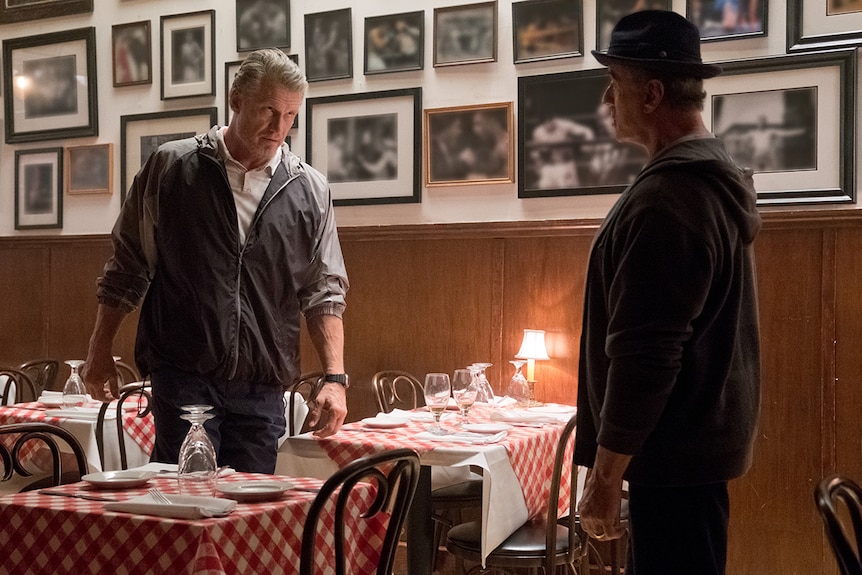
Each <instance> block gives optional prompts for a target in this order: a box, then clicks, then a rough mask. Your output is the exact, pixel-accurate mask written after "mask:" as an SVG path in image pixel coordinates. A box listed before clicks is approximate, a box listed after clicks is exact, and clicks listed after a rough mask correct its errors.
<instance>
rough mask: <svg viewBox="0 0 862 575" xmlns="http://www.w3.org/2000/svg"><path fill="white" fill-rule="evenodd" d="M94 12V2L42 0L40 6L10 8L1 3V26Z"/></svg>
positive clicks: (91, 0)
mask: <svg viewBox="0 0 862 575" xmlns="http://www.w3.org/2000/svg"><path fill="white" fill-rule="evenodd" d="M92 11H93V0H41V1H40V2H39V3H38V4H25V5H20V6H10V5H9V2H8V1H7V0H3V1H0V24H13V23H16V22H27V21H30V20H42V19H44V18H58V17H60V16H71V15H72V14H85V13H87V12H92Z"/></svg>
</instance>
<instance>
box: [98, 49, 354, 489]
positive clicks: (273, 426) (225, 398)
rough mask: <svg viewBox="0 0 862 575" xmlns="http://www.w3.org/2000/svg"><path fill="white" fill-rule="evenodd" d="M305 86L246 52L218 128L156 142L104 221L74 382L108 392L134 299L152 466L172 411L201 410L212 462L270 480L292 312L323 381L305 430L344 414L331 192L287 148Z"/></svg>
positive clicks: (295, 334)
mask: <svg viewBox="0 0 862 575" xmlns="http://www.w3.org/2000/svg"><path fill="white" fill-rule="evenodd" d="M306 87H307V83H306V80H305V76H304V75H303V74H302V72H301V71H300V70H299V69H298V68H297V66H296V65H295V64H294V63H293V62H292V61H291V60H290V59H289V58H288V57H287V56H286V55H285V54H283V53H282V52H280V51H279V50H270V49H267V50H259V51H257V52H253V53H252V54H250V55H249V56H248V57H247V59H246V60H245V61H244V62H243V64H242V65H241V66H240V68H239V70H238V72H237V75H236V78H235V80H234V83H233V86H232V88H231V92H230V102H229V105H230V106H231V109H232V110H233V112H234V115H233V119H232V121H231V124H230V126H228V127H226V128H221V127H214V128H213V129H212V130H210V131H209V132H208V133H207V134H202V135H199V136H196V137H194V138H188V139H185V140H179V141H175V142H169V143H167V144H164V145H163V146H161V147H160V148H159V149H158V150H157V151H156V152H155V153H154V154H153V155H152V156H151V157H150V158H149V160H148V161H147V162H146V163H145V165H144V166H143V167H142V168H141V170H140V172H139V173H138V174H137V175H136V177H135V179H134V182H133V183H132V186H131V189H130V191H129V196H128V199H127V200H126V202H125V204H124V205H123V208H122V211H121V213H120V217H119V218H118V220H117V222H116V224H115V226H114V230H113V234H112V241H113V246H114V253H113V256H112V257H111V258H110V259H109V260H108V262H107V263H106V265H105V269H104V273H103V275H102V276H101V277H100V278H99V281H98V290H97V295H98V299H99V307H98V315H97V318H96V325H95V328H94V331H93V334H92V336H91V338H90V348H89V352H88V356H87V360H86V366H85V369H84V379H85V382H86V385H87V389H88V391H89V392H90V394H92V395H93V397H95V398H97V399H105V398H106V397H109V396H114V397H116V395H117V379H116V372H115V371H114V364H113V359H112V356H111V347H112V344H113V340H114V338H115V336H116V334H117V332H118V330H119V327H120V324H121V323H122V321H123V319H124V318H125V317H126V316H127V315H128V314H129V313H130V312H131V311H133V310H134V309H136V308H137V307H138V306H139V305H140V306H141V314H140V320H139V323H138V334H137V340H136V345H135V360H136V363H137V365H138V367H139V369H140V370H141V373H142V374H144V375H148V376H149V377H150V378H151V381H152V388H153V398H154V406H153V415H154V418H155V425H156V442H155V448H154V450H153V454H152V460H153V461H159V462H168V463H171V462H176V461H177V457H178V453H179V448H180V444H181V443H182V441H183V438H184V436H185V433H186V430H187V429H188V424H187V423H186V422H185V421H183V420H182V419H180V415H181V414H182V413H183V411H182V406H183V405H189V404H206V405H211V406H213V410H212V411H211V413H213V414H214V415H215V417H213V418H212V419H211V420H209V421H208V422H207V424H206V428H207V431H208V433H209V435H210V438H211V439H212V440H213V443H214V445H215V447H216V450H217V453H218V463H219V465H229V466H231V467H233V468H235V469H237V470H242V471H253V472H261V473H272V472H273V471H274V469H275V461H276V455H277V453H276V446H277V441H278V438H279V436H281V435H282V434H283V433H284V426H285V416H284V403H283V386H284V385H285V384H290V383H292V382H293V381H295V380H296V379H297V378H298V375H299V338H300V335H299V334H300V316H301V315H304V316H305V319H306V323H307V326H308V330H309V334H310V336H311V341H312V343H313V345H314V347H315V348H316V351H317V353H318V356H319V358H320V362H321V365H322V367H323V369H324V371H325V373H326V374H327V375H326V383H325V385H324V386H323V387H322V389H321V391H320V393H319V395H318V397H317V402H316V405H314V406H313V407H312V411H311V414H310V423H311V424H312V425H316V426H317V433H318V434H319V435H329V434H332V433H334V432H335V431H337V430H338V428H339V427H340V426H341V424H342V423H343V421H344V418H345V416H346V414H347V407H346V401H345V389H346V387H347V376H346V375H345V374H344V363H343V347H344V344H343V340H344V330H343V324H342V318H341V316H342V313H343V311H344V308H345V294H346V292H347V289H348V282H347V273H346V271H345V267H344V261H343V259H342V254H341V248H340V245H339V242H338V235H337V231H336V225H335V216H334V210H333V207H332V201H331V197H330V191H329V186H328V183H327V181H326V179H325V178H324V176H323V175H321V174H320V173H319V172H317V171H316V170H315V169H314V168H312V167H311V166H309V165H307V164H304V163H302V162H301V161H300V159H299V158H298V157H297V156H295V155H294V154H293V153H292V152H291V151H290V150H289V149H288V147H287V146H286V145H285V144H284V139H285V136H286V135H287V132H288V130H289V129H290V127H291V125H292V124H293V120H294V117H295V116H296V114H297V113H298V112H299V109H300V106H301V105H302V102H303V99H304V97H305V90H306Z"/></svg>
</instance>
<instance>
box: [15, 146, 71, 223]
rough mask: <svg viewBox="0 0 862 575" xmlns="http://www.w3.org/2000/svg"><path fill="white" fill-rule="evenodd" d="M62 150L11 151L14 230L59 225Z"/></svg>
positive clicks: (61, 190) (60, 221) (60, 214)
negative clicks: (13, 184)
mask: <svg viewBox="0 0 862 575" xmlns="http://www.w3.org/2000/svg"><path fill="white" fill-rule="evenodd" d="M62 172H63V149H62V148H44V149H39V150H15V229H16V230H23V229H40V228H61V227H63V185H62V178H61V174H62Z"/></svg>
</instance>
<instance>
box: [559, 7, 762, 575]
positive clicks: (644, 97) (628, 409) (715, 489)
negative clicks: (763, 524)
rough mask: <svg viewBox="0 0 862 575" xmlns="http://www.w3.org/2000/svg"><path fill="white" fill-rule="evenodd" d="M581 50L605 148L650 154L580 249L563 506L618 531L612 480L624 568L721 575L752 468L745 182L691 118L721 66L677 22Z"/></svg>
mask: <svg viewBox="0 0 862 575" xmlns="http://www.w3.org/2000/svg"><path fill="white" fill-rule="evenodd" d="M593 54H594V55H595V57H596V58H597V59H598V61H599V62H600V63H602V64H604V65H606V66H608V74H609V76H610V83H609V85H608V88H607V90H606V92H605V94H604V96H603V103H604V104H605V105H606V106H607V107H608V108H609V110H610V112H611V114H612V116H613V120H614V127H615V130H616V137H617V139H618V140H620V141H625V142H633V143H636V144H638V145H640V146H643V147H644V148H645V149H646V150H647V153H648V155H649V159H648V161H647V164H646V166H644V168H643V170H642V171H641V172H640V174H639V175H638V176H637V178H636V180H635V181H634V183H632V185H631V186H629V188H628V189H626V190H625V192H623V194H622V195H621V196H620V198H619V200H618V201H617V203H616V205H615V206H614V207H613V208H612V209H611V211H610V213H609V214H608V216H607V218H606V219H605V221H604V223H603V224H602V226H601V229H600V230H599V232H598V234H597V236H596V238H595V241H594V244H593V248H592V253H591V255H590V262H589V269H588V274H587V280H586V290H585V302H584V317H583V331H582V335H581V355H580V368H579V387H578V433H577V438H576V448H575V457H576V461H577V463H578V464H579V465H584V466H586V467H588V468H590V470H589V472H588V475H587V480H586V484H585V487H584V493H583V497H582V499H581V502H580V504H579V507H578V509H579V513H580V516H581V521H582V525H583V527H584V529H585V530H586V531H587V533H589V534H590V535H591V536H592V537H594V538H596V539H599V540H601V539H613V538H617V537H621V536H622V535H624V533H623V530H622V529H621V527H620V520H619V514H620V503H621V497H622V484H623V481H624V480H626V481H628V485H629V512H630V535H631V555H630V557H631V560H630V561H629V564H628V567H627V569H628V571H627V572H628V573H629V574H632V573H633V574H635V575H653V574H655V575H675V574H679V575H683V574H684V575H711V574H723V573H724V570H725V560H726V547H727V523H728V516H729V502H728V494H727V482H728V480H730V479H733V478H735V477H738V476H740V475H742V474H743V473H744V472H745V471H746V470H747V469H748V467H749V466H750V464H751V456H752V445H753V441H754V436H755V430H756V425H757V417H758V412H759V401H760V400H759V398H760V351H759V337H758V325H757V299H756V282H755V276H754V265H753V253H752V242H753V240H754V237H755V236H756V234H757V232H758V231H759V229H760V216H759V215H758V212H757V209H756V205H755V203H756V202H755V200H756V194H755V191H754V188H753V184H752V178H751V172H750V170H743V169H741V168H738V167H737V166H736V165H735V164H734V163H733V160H732V159H731V158H730V156H729V155H728V153H727V152H726V150H725V148H724V145H723V144H722V143H721V142H720V141H719V140H717V139H716V138H715V137H713V136H712V135H711V134H710V132H709V130H708V129H707V128H706V126H705V125H704V123H703V119H702V117H701V110H702V108H703V101H704V97H705V95H704V92H703V79H705V78H710V77H713V76H715V75H717V74H719V73H720V72H721V69H720V68H719V67H718V66H714V65H709V64H704V63H703V62H702V60H701V57H700V38H699V33H698V30H697V28H696V27H695V26H694V25H692V24H691V23H690V22H688V21H687V20H686V19H685V18H683V17H682V16H679V15H678V14H675V13H673V12H667V11H654V10H647V11H643V12H637V13H634V14H631V15H629V16H626V17H624V18H622V19H621V20H620V21H619V23H618V24H617V25H616V27H615V28H614V31H613V33H612V35H611V44H610V47H609V49H608V51H607V53H599V52H595V51H594V52H593Z"/></svg>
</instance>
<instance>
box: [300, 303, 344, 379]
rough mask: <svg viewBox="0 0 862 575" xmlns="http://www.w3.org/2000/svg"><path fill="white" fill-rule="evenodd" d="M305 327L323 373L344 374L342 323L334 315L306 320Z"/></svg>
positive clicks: (324, 315)
mask: <svg viewBox="0 0 862 575" xmlns="http://www.w3.org/2000/svg"><path fill="white" fill-rule="evenodd" d="M306 325H307V326H308V333H309V335H310V336H311V343H312V344H313V345H314V349H315V350H316V351H317V357H318V358H319V359H320V365H321V367H322V368H323V371H324V373H344V322H343V321H342V320H341V318H340V317H338V316H336V315H328V314H321V315H315V316H313V317H310V318H308V320H307V322H306Z"/></svg>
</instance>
